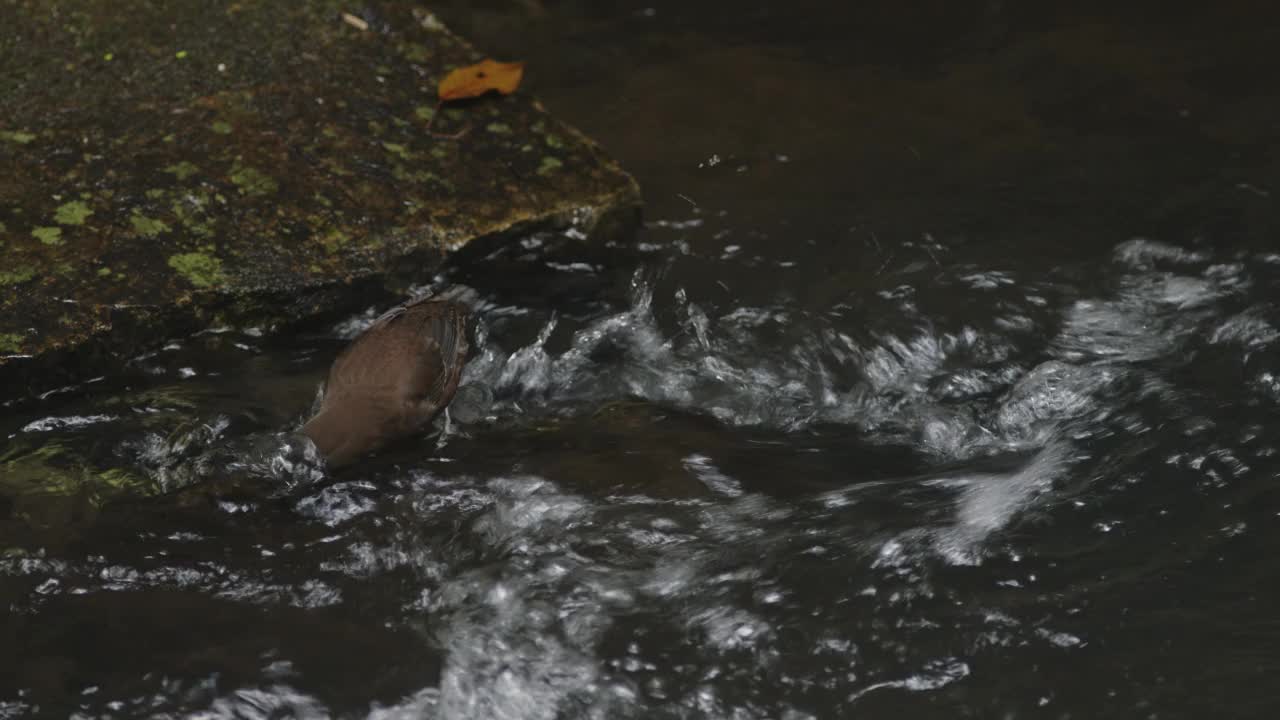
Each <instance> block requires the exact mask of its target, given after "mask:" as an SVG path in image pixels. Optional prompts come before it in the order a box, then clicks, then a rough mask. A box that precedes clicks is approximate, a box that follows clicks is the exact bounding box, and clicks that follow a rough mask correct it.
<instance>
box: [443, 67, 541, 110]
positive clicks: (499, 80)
mask: <svg viewBox="0 0 1280 720" xmlns="http://www.w3.org/2000/svg"><path fill="white" fill-rule="evenodd" d="M522 77H524V63H522V62H513V63H500V62H496V61H494V60H485V61H483V62H481V63H478V64H476V65H468V66H467V67H463V68H458V69H457V70H454V71H453V72H451V73H449V74H448V75H446V76H445V78H444V79H443V80H441V81H440V101H441V102H447V101H449V100H462V99H464V98H473V97H480V96H481V95H483V94H485V93H487V92H489V91H490V90H496V91H498V92H500V93H502V94H503V95H510V94H511V93H513V92H515V91H516V88H518V87H520V78H522Z"/></svg>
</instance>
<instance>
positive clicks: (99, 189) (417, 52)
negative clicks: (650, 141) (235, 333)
mask: <svg viewBox="0 0 1280 720" xmlns="http://www.w3.org/2000/svg"><path fill="white" fill-rule="evenodd" d="M8 7H9V9H10V12H9V17H8V18H7V21H6V22H5V23H4V26H3V28H0V68H4V71H3V72H0V118H3V119H2V120H0V251H2V252H3V253H4V256H5V257H4V262H3V263H0V267H3V268H5V269H4V270H3V271H0V285H2V286H3V289H4V292H3V293H0V337H2V338H3V339H4V341H3V343H0V382H3V384H4V387H5V388H6V390H7V391H8V392H7V397H6V398H4V399H5V400H8V399H12V398H13V397H15V396H16V395H19V394H21V393H22V391H23V388H25V390H26V392H27V393H31V394H34V393H38V392H40V391H42V390H43V389H47V388H49V387H53V386H56V385H61V384H64V383H65V382H67V381H69V380H70V381H74V380H75V379H78V378H83V377H86V376H88V375H96V374H101V373H102V372H104V371H108V370H109V368H110V365H111V363H112V362H115V361H119V360H124V359H127V358H128V357H131V356H134V355H137V354H138V353H141V352H144V351H146V350H147V349H148V348H150V347H153V346H154V345H156V344H157V343H159V342H160V341H162V340H163V339H164V338H166V337H171V336H173V335H176V334H182V333H186V332H191V331H194V330H198V329H200V328H201V327H203V326H206V325H209V324H212V323H218V324H230V325H236V324H242V323H243V324H256V325H267V326H271V327H283V326H286V325H289V324H292V323H295V322H297V321H300V320H304V319H306V318H308V317H313V316H315V315H318V314H322V313H331V312H336V311H341V310H344V309H348V308H350V307H352V306H353V303H357V302H360V301H361V300H362V294H363V292H364V291H365V290H368V289H370V288H378V287H390V286H395V285H397V284H404V283H407V282H414V281H417V282H421V281H422V280H425V279H427V278H429V277H430V276H431V274H432V271H433V270H434V269H435V267H436V266H438V264H439V263H440V262H441V260H442V259H443V258H444V257H445V255H446V254H447V253H448V252H450V251H452V250H455V249H458V248H460V247H462V246H463V245H466V244H468V243H470V242H472V241H474V240H477V239H481V238H496V237H504V236H507V235H509V234H512V233H516V232H524V231H532V230H535V229H540V228H546V227H555V226H565V225H569V224H574V225H577V226H579V230H581V231H582V232H584V233H588V234H590V233H591V232H592V231H593V229H601V228H602V227H603V226H602V221H608V222H607V223H605V225H607V226H608V227H616V223H615V221H618V220H623V221H630V220H632V219H634V217H635V210H636V208H637V207H638V205H639V193H638V189H637V187H636V185H635V183H634V181H633V180H632V179H631V178H630V177H629V176H628V175H626V174H625V173H624V172H622V170H621V169H619V168H618V167H617V165H616V164H614V163H613V162H612V161H611V160H610V159H609V158H608V157H606V156H605V155H604V154H603V153H602V152H601V150H600V149H599V148H598V147H597V146H595V145H594V144H593V143H592V142H591V141H590V140H588V139H587V138H585V137H583V136H582V135H581V134H580V133H578V132H576V131H575V130H574V129H573V128H570V127H568V126H566V125H564V124H562V123H559V122H557V121H556V120H555V119H553V118H551V117H550V116H548V115H547V113H546V112H545V111H544V110H543V109H542V108H541V106H540V105H539V104H538V103H537V102H536V101H535V100H533V99H532V98H531V97H529V95H528V94H527V93H524V92H523V91H518V92H517V93H515V94H514V95H511V96H506V97H499V96H488V97H485V98H482V99H479V100H475V101H470V102H468V103H465V104H461V105H459V106H456V107H448V108H445V109H443V110H440V111H437V110H436V108H435V87H436V83H437V82H438V81H439V79H440V78H442V77H444V75H445V74H447V73H448V72H449V71H450V70H452V69H454V68H456V67H460V66H463V65H467V64H470V63H473V62H476V61H478V60H480V59H481V58H482V55H481V54H480V53H478V52H477V51H476V50H475V49H474V48H472V47H471V46H470V45H468V44H467V43H466V42H464V41H463V40H461V39H460V38H458V37H456V36H454V35H452V34H451V33H449V32H448V31H447V30H446V29H444V28H443V26H442V25H441V24H440V23H439V22H438V21H437V20H436V19H435V18H434V16H432V15H431V14H430V13H429V12H427V11H425V10H423V9H422V8H421V7H418V6H416V4H415V3H410V2H387V3H375V4H369V5H367V6H365V7H367V8H368V9H366V10H364V11H363V13H362V14H361V16H360V17H361V18H362V19H363V20H364V22H365V23H366V24H367V29H363V30H362V29H360V27H357V26H355V25H352V24H351V23H349V22H344V21H343V13H344V12H354V11H353V10H352V9H351V8H352V7H356V6H351V5H349V4H347V3H342V2H332V1H326V0H320V1H317V2H309V3H229V4H220V3H208V2H201V1H199V0H174V2H167V3H146V2H141V1H140V0H130V1H127V2H123V3H119V2H108V1H107V0H73V1H72V2H69V3H60V4H58V10H57V12H54V11H52V10H51V5H50V3H49V2H48V0H18V1H17V2H16V3H11V4H10V5H9V6H8ZM531 70H532V71H534V72H536V69H531ZM428 123H430V125H428ZM531 146H532V147H537V148H539V149H540V151H539V152H522V148H527V147H531Z"/></svg>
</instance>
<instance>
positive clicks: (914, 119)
mask: <svg viewBox="0 0 1280 720" xmlns="http://www.w3.org/2000/svg"><path fill="white" fill-rule="evenodd" d="M1065 6H1066V4H1063V7H1064V8H1065ZM1107 7H1108V6H1107V5H1105V4H1102V3H1096V4H1071V8H1072V9H1070V10H1067V9H1057V10H1049V9H1044V8H1042V9H1039V10H1032V9H1026V8H1017V7H1013V4H1004V3H1001V2H997V1H995V0H991V1H988V2H913V3H907V4H890V3H880V4H877V5H872V6H866V5H857V4H852V3H850V4H837V3H826V2H816V1H812V0H791V1H790V2H772V1H771V2H752V1H750V0H748V1H746V2H733V3H730V2H697V3H691V2H678V1H675V0H670V1H667V2H655V3H644V4H642V3H621V4H610V5H606V4H601V3H595V2H590V1H589V0H574V1H566V2H561V3H548V4H545V5H544V4H543V3H539V2H537V0H524V1H522V2H510V3H497V2H490V3H479V4H475V3H461V2H455V3H452V6H449V4H447V3H446V4H445V7H442V8H441V9H442V11H444V12H443V13H442V14H443V16H444V18H445V19H446V21H447V22H449V23H450V24H451V25H453V26H455V27H457V28H458V29H459V30H461V31H463V32H464V33H466V34H469V35H471V36H472V37H474V38H476V39H478V40H479V42H480V44H481V45H482V46H483V47H486V48H487V49H489V50H491V51H493V52H494V53H495V54H497V55H500V56H502V57H505V58H515V57H520V58H524V59H526V60H528V61H530V63H531V64H530V70H529V75H528V87H529V89H530V91H532V92H535V93H537V94H539V95H540V96H541V97H543V98H544V99H545V101H546V103H547V105H548V106H549V107H550V108H551V109H552V110H553V111H555V112H557V113H559V114H560V115H562V116H563V117H565V118H566V119H567V120H569V121H570V122H573V123H575V124H577V125H578V126H580V127H582V128H583V129H585V130H586V131H587V132H588V133H590V134H592V135H593V136H595V137H596V138H598V139H600V140H601V141H602V142H603V143H604V144H605V146H606V147H608V148H609V150H610V151H611V152H613V153H614V154H615V155H616V156H618V157H619V158H620V159H621V160H622V162H623V164H624V165H626V166H627V167H628V168H629V169H630V170H632V171H633V172H634V173H635V174H636V175H637V177H638V178H639V180H640V181H641V184H642V185H643V187H644V188H645V193H646V199H647V201H648V211H647V215H646V227H645V228H644V229H643V231H642V232H641V233H640V234H639V236H638V237H636V238H628V239H624V240H622V241H619V242H617V243H615V244H614V245H613V246H611V247H599V246H584V245H582V244H580V243H577V242H576V241H574V240H573V238H571V237H568V238H566V237H552V236H537V237H529V238H525V239H523V241H522V242H520V243H518V244H513V245H511V246H510V247H508V248H506V249H505V250H503V251H500V252H498V253H496V254H495V255H493V256H491V257H462V258H459V260H458V262H457V263H456V264H454V265H453V266H451V267H450V268H448V270H447V271H446V272H445V273H444V275H443V276H441V277H439V278H435V279H432V278H424V283H426V284H430V283H445V282H457V283H465V284H467V285H470V286H472V287H474V288H476V289H477V291H478V292H479V293H480V296H481V297H482V298H483V310H482V312H481V313H480V314H481V327H480V329H479V338H478V342H477V345H478V347H479V350H478V352H477V355H476V357H475V359H474V360H473V361H472V363H471V365H470V366H469V367H468V370H467V374H466V376H465V379H464V383H465V385H464V388H463V390H462V391H461V395H460V397H459V400H458V402H457V403H455V408H454V412H453V417H452V420H453V422H452V426H451V427H450V428H448V429H444V428H443V427H441V428H438V429H437V430H438V433H437V434H435V435H433V436H432V437H429V438H426V439H423V440H422V441H420V442H416V443H410V444H408V445H402V446H399V447H397V448H395V449H394V450H391V451H388V452H384V453H383V454H382V455H380V456H379V457H376V458H371V459H369V460H368V461H366V462H365V463H363V464H361V465H359V466H357V467H356V468H354V469H352V470H350V471H344V472H342V473H335V474H331V475H328V474H325V473H324V472H323V470H322V469H321V468H319V467H318V466H317V465H316V464H315V463H314V461H313V458H309V457H308V456H307V452H306V451H307V448H306V447H305V446H298V445H294V446H290V447H287V448H283V447H282V443H283V442H284V441H285V440H286V439H287V437H286V436H283V435H276V434H275V433H277V432H279V431H287V430H290V429H293V428H296V427H297V425H298V423H299V422H300V421H301V420H302V419H303V418H304V416H305V415H306V413H307V411H308V409H309V407H310V405H311V402H312V401H313V398H314V396H315V392H316V388H317V385H318V383H319V381H320V379H321V377H322V375H323V373H324V371H325V369H326V368H327V367H328V364H329V363H330V362H331V361H332V358H333V357H334V355H335V354H336V353H337V351H338V350H339V349H340V348H341V347H342V345H343V343H344V338H349V337H352V336H353V335H354V334H355V333H356V332H358V331H359V329H360V328H361V327H363V325H364V324H366V323H368V322H369V321H370V320H371V319H372V317H373V313H374V312H375V311H376V310H377V309H380V308H370V311H369V312H368V313H365V314H362V315H359V316H356V317H353V318H351V319H349V320H347V321H345V322H343V323H341V324H339V325H337V326H334V327H332V328H320V329H319V330H318V331H317V332H316V333H314V334H311V335H307V336H304V337H294V338H284V339H269V338H265V337H263V336H262V333H260V332H258V331H256V330H254V329H252V328H238V329H220V330H218V331H216V332H208V333H204V334H202V335H199V336H196V337H193V338H184V339H175V340H174V342H173V343H172V344H171V345H169V346H168V347H166V348H165V349H164V350H163V351H161V352H158V353H155V354H152V355H148V356H144V357H139V358H137V359H136V360H135V361H133V362H132V363H131V366H130V371H129V373H128V374H126V375H125V376H122V377H111V378H105V379H102V380H101V381H98V382H95V383H91V384H88V385H86V386H84V387H81V388H73V389H69V390H68V391H67V392H63V393H55V394H53V395H51V396H49V397H48V398H47V399H46V400H45V401H44V402H43V403H42V404H39V405H37V406H29V407H26V408H24V409H22V410H21V411H20V412H13V411H10V412H9V413H8V414H7V415H6V416H5V418H4V420H3V421H2V422H3V425H2V426H0V431H3V432H4V433H5V436H6V437H7V438H8V439H7V440H6V441H5V443H4V445H3V447H2V448H0V463H3V466H2V469H0V604H3V606H4V607H5V608H6V616H5V618H4V621H3V624H2V625H0V647H3V648H5V652H3V653H0V718H9V717H28V716H31V717H36V716H50V717H66V716H69V715H73V714H77V713H78V714H80V715H81V716H86V717H100V716H111V717H143V716H158V717H185V716H190V715H194V716H197V717H206V718H224V717H225V718H258V717H261V718H268V717H270V718H283V717H327V716H341V717H366V716H367V717H374V718H409V717H426V718H476V719H488V718H533V719H538V718H547V719H551V718H580V717H582V718H627V717H635V718H677V717H678V718H733V719H734V720H739V719H742V720H745V719H747V718H785V719H787V720H800V719H801V718H842V717H860V718H891V719H894V720H897V719H900V718H956V717H963V718H1099V717H1117V718H1203V717H1214V718H1226V717H1231V718H1237V717H1238V718H1265V717H1275V716H1276V715H1277V713H1278V712H1280V689H1277V687H1278V686H1277V685H1276V683H1275V676H1276V674H1277V673H1278V672H1280V614H1278V611H1277V608H1280V561H1278V560H1277V552H1276V550H1277V548H1280V486H1278V485H1277V477H1276V476H1277V472H1278V471H1280V423H1277V422H1276V420H1277V417H1278V414H1277V406H1278V405H1280V307H1278V306H1277V295H1276V293H1277V289H1278V288H1280V242H1277V240H1278V239H1280V238H1278V234H1277V231H1278V230H1280V227H1278V226H1277V213H1276V210H1275V199H1274V198H1273V197H1272V193H1274V192H1280V172H1278V170H1280V165H1278V162H1280V154H1278V153H1277V148H1280V144H1278V143H1277V140H1278V138H1277V135H1280V99H1278V96H1277V94H1276V92H1275V87H1276V84H1275V78H1276V77H1277V70H1280V54H1277V53H1276V51H1275V48H1276V47H1280V42H1278V41H1280V37H1278V36H1280V22H1277V18H1276V17H1275V16H1276V13H1275V12H1274V11H1272V10H1269V9H1267V8H1268V6H1264V5H1258V6H1257V8H1255V9H1252V10H1250V9H1248V8H1247V7H1246V5H1245V4H1244V3H1237V4H1234V5H1227V6H1212V7H1211V6H1210V4H1201V6H1200V7H1197V8H1192V9H1181V10H1179V9H1170V8H1166V7H1164V6H1163V5H1157V4H1154V3H1152V4H1132V5H1130V6H1129V7H1128V8H1127V9H1107ZM437 447H438V449H437ZM159 490H163V491H165V492H164V493H163V494H159V495H157V491H159Z"/></svg>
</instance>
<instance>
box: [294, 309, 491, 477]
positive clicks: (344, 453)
mask: <svg viewBox="0 0 1280 720" xmlns="http://www.w3.org/2000/svg"><path fill="white" fill-rule="evenodd" d="M469 314H470V313H469V311H468V307H467V306H466V305H465V304H463V303H461V302H458V301H456V300H454V299H452V298H451V297H429V298H422V299H419V300H413V301H411V302H408V303H406V304H404V305H401V306H399V307H396V308H393V309H391V310H389V311H387V312H386V313H385V314H383V315H382V317H380V318H378V319H377V320H375V321H374V322H373V324H372V325H370V326H369V329H368V330H365V331H364V332H363V333H362V334H361V335H360V337H358V338H356V339H355V341H354V342H352V343H351V345H349V346H348V347H347V348H346V349H345V350H343V351H342V354H341V355H339V356H338V359H337V360H335V361H334V362H333V367H332V368H331V369H330V370H329V380H328V382H327V383H326V386H325V390H324V397H323V398H322V399H321V401H320V411H319V412H317V413H316V415H315V417H313V418H311V419H310V420H308V421H307V424H306V425H303V426H302V432H303V433H304V434H305V435H306V436H307V437H309V438H311V441H312V442H314V443H315V444H316V449H317V450H319V451H320V454H321V455H322V456H323V457H324V459H325V461H326V462H327V463H328V464H329V465H330V466H331V467H336V466H340V465H346V464H348V463H351V462H353V461H355V460H356V459H358V458H359V457H361V456H362V455H364V454H366V453H369V452H373V451H374V450H377V449H379V448H381V447H383V446H384V445H386V444H387V443H389V442H391V441H393V440H396V439H399V438H402V437H405V436H407V435H411V434H413V433H415V432H418V431H419V430H421V429H422V428H424V427H426V425H427V424H428V423H430V422H431V421H432V419H434V418H435V416H436V415H438V414H439V413H440V411H441V410H443V409H444V408H445V407H446V406H447V405H448V404H449V401H450V400H452V399H453V395H454V393H455V392H456V391H457V390H458V381H459V380H460V379H461V377H462V366H463V365H464V364H466V358H467V349H468V344H467V320H468V317H469Z"/></svg>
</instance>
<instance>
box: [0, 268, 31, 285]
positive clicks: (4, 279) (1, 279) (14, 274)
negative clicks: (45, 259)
mask: <svg viewBox="0 0 1280 720" xmlns="http://www.w3.org/2000/svg"><path fill="white" fill-rule="evenodd" d="M35 276H36V271H35V268H30V267H20V268H17V269H16V270H0V285H17V284H18V283H24V282H26V281H28V280H30V279H31V278H33V277H35Z"/></svg>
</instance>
